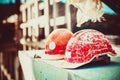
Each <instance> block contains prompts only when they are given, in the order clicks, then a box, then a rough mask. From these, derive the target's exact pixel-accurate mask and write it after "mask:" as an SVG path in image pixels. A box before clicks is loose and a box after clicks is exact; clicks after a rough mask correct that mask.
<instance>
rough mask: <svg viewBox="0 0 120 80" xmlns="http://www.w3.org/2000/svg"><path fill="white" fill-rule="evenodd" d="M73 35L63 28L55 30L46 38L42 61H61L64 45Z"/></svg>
mask: <svg viewBox="0 0 120 80" xmlns="http://www.w3.org/2000/svg"><path fill="white" fill-rule="evenodd" d="M72 35H73V33H72V32H71V31H69V30H68V29H65V28H59V29H55V30H54V31H53V32H51V34H50V35H49V36H48V38H47V40H46V44H45V46H46V47H45V53H44V54H43V55H42V56H41V57H42V58H43V59H62V58H64V54H65V49H66V45H67V43H68V41H69V39H70V38H71V37H72Z"/></svg>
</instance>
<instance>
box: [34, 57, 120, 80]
mask: <svg viewBox="0 0 120 80" xmlns="http://www.w3.org/2000/svg"><path fill="white" fill-rule="evenodd" d="M59 62H61V60H58V61H45V60H40V59H33V71H34V75H35V78H36V80H120V58H113V57H112V58H111V63H110V64H109V65H86V66H83V67H80V68H78V69H73V70H70V69H63V68H60V67H56V66H55V65H56V64H58V63H59Z"/></svg>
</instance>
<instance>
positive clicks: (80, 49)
mask: <svg viewBox="0 0 120 80" xmlns="http://www.w3.org/2000/svg"><path fill="white" fill-rule="evenodd" d="M106 54H111V55H115V51H114V50H113V49H112V46H111V45H110V43H109V41H108V40H107V38H106V37H105V35H104V34H102V33H101V32H99V31H96V30H92V29H84V30H80V31H78V32H76V33H75V34H73V36H72V37H71V39H70V40H69V42H68V44H67V47H66V52H65V57H64V62H63V63H62V67H63V68H77V67H80V66H82V65H84V64H87V63H89V62H91V61H92V60H93V59H94V58H95V57H97V56H102V55H106Z"/></svg>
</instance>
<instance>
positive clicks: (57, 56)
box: [40, 50, 64, 60]
mask: <svg viewBox="0 0 120 80" xmlns="http://www.w3.org/2000/svg"><path fill="white" fill-rule="evenodd" d="M40 57H41V59H47V60H59V59H63V58H64V54H51V55H50V54H45V50H44V51H43V52H42V55H41V56H40Z"/></svg>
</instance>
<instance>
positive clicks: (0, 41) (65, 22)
mask: <svg viewBox="0 0 120 80" xmlns="http://www.w3.org/2000/svg"><path fill="white" fill-rule="evenodd" d="M102 2H103V3H102V4H103V8H102V12H104V15H103V16H104V17H105V19H106V20H105V21H102V22H95V23H93V22H91V21H88V22H86V23H84V24H82V25H81V26H80V27H77V26H76V11H77V8H75V7H74V6H72V5H69V2H68V0H0V80H24V78H23V73H22V70H21V66H20V64H19V59H18V51H19V50H23V51H24V50H25V51H26V50H40V49H44V48H45V41H46V38H47V37H48V36H49V34H50V33H51V32H52V31H53V30H54V29H57V28H67V29H69V30H71V31H72V32H73V33H74V32H76V31H78V30H81V29H89V28H90V29H96V30H98V31H100V32H102V33H104V34H105V35H106V36H107V38H108V39H109V40H110V42H111V44H113V45H116V46H119V45H120V0H102Z"/></svg>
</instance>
